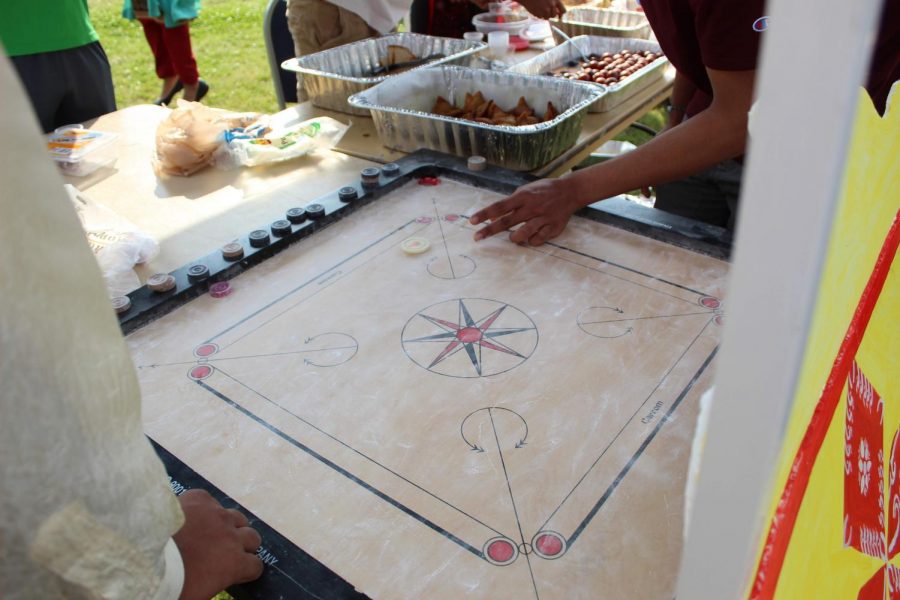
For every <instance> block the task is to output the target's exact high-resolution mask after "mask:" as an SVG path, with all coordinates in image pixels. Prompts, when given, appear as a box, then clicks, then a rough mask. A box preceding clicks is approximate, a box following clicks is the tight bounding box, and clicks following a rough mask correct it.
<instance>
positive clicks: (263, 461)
mask: <svg viewBox="0 0 900 600" xmlns="http://www.w3.org/2000/svg"><path fill="white" fill-rule="evenodd" d="M502 197H503V196H502V195H501V194H498V193H494V192H491V191H487V190H484V189H481V188H478V187H474V186H470V185H466V184H462V183H458V182H456V181H453V180H452V179H449V178H447V177H442V179H441V185H440V187H439V188H435V187H432V186H428V185H419V184H418V181H416V180H413V181H410V182H409V183H407V184H406V185H404V186H402V187H399V188H398V189H395V190H393V191H390V192H387V193H386V194H385V195H384V196H383V197H382V198H381V199H379V200H377V201H375V202H373V203H371V204H368V205H365V206H362V207H360V208H359V209H358V210H356V211H354V212H351V213H349V214H347V215H346V216H343V217H342V218H340V219H339V220H337V221H336V222H334V223H333V224H331V225H330V226H329V227H327V228H323V229H321V230H319V231H317V232H316V233H315V234H314V235H312V236H310V237H308V238H305V239H302V240H301V241H299V242H297V243H296V244H293V245H291V246H289V247H288V248H286V249H285V250H284V251H283V252H281V253H279V254H277V255H275V256H273V257H271V258H269V259H267V260H265V261H264V262H262V263H260V264H258V265H256V266H254V267H253V268H250V269H248V270H245V271H244V272H242V273H241V274H240V275H238V276H237V277H235V278H234V279H232V280H231V282H232V285H234V286H235V287H240V288H242V289H248V290H249V289H252V290H253V293H252V294H232V295H231V296H229V298H228V301H227V302H223V301H220V300H217V299H215V298H212V297H211V294H204V295H201V296H199V297H198V298H196V299H195V300H192V301H191V302H189V303H188V304H186V305H184V306H182V307H180V308H178V309H176V310H174V311H172V312H170V313H169V314H167V315H165V316H163V317H160V318H159V319H157V320H155V321H153V322H152V323H150V324H148V325H146V326H145V327H143V328H142V329H138V330H137V331H135V332H134V333H132V334H130V335H129V336H128V337H127V342H128V344H129V346H130V349H131V351H132V354H133V357H134V360H135V363H136V365H137V368H138V374H139V379H140V382H141V388H142V392H143V396H144V419H145V429H146V432H147V433H148V435H150V437H152V438H153V439H154V440H155V441H156V442H158V443H159V444H161V445H162V446H163V447H164V448H166V449H167V450H169V451H170V452H172V453H173V454H175V455H176V456H178V457H179V458H180V459H181V460H182V461H184V462H185V463H187V464H189V465H190V466H191V467H193V468H194V469H195V470H196V471H198V472H199V473H200V474H201V475H203V476H204V477H205V478H207V479H208V480H209V481H210V482H211V483H213V484H214V485H216V486H217V487H219V488H221V489H222V490H223V491H224V492H225V493H227V494H228V495H230V496H231V497H232V498H234V499H235V500H236V501H237V502H239V503H240V504H241V505H242V506H244V507H246V508H247V510H249V511H252V512H253V513H254V514H255V515H257V516H258V517H259V518H260V519H261V520H263V521H265V522H266V523H269V524H272V525H273V526H275V527H276V528H277V529H278V531H279V532H280V533H281V534H282V535H284V536H285V537H287V538H288V539H289V540H291V541H292V542H294V543H295V544H297V545H298V546H300V547H301V548H303V549H304V550H305V551H306V552H308V553H309V554H311V555H312V556H313V557H315V558H316V559H317V560H319V561H321V562H323V563H324V564H325V565H326V566H328V567H329V568H331V569H333V570H334V571H335V572H336V573H337V574H339V575H340V576H341V577H342V578H344V579H345V580H347V581H348V582H350V583H351V584H352V585H353V586H355V587H356V589H358V590H359V591H360V592H362V593H365V594H367V595H369V596H370V597H372V598H423V597H433V598H458V597H467V598H532V597H533V598H544V599H546V598H575V599H577V598H585V599H588V598H594V597H596V590H597V589H604V590H614V592H611V593H610V597H616V594H618V595H619V596H618V597H622V598H656V597H671V594H672V593H673V591H674V584H675V577H676V574H677V567H678V559H679V556H680V551H679V549H680V545H681V532H682V517H681V508H682V490H683V489H684V482H685V473H686V469H687V459H688V448H689V445H690V439H691V436H692V432H693V427H694V418H695V415H696V411H697V405H698V401H699V397H700V395H701V394H702V393H703V392H704V391H706V390H707V389H708V388H709V386H710V384H711V371H712V369H711V364H712V363H713V361H714V357H715V355H716V351H717V348H718V343H719V331H720V327H719V325H718V324H717V321H721V317H720V315H721V314H722V313H723V312H724V311H723V308H724V307H726V304H725V302H724V301H723V300H722V291H723V289H724V283H725V277H726V274H727V264H726V263H725V262H723V261H720V260H717V259H714V258H710V257H706V256H703V255H700V254H695V253H692V252H690V251H688V250H684V249H681V248H677V247H674V246H670V245H667V244H664V243H661V242H657V241H653V240H650V239H648V238H644V237H641V236H639V235H636V234H632V233H628V232H625V231H622V230H618V229H615V228H612V227H610V226H607V225H603V224H600V223H596V222H593V221H589V220H587V219H584V218H580V217H576V218H573V219H572V221H571V222H570V225H569V227H568V228H567V230H566V231H565V232H564V233H563V234H562V235H561V236H560V237H558V238H556V239H555V240H554V241H553V242H552V243H551V244H547V245H544V246H541V247H537V248H533V247H529V246H518V245H516V244H513V243H511V242H509V241H508V239H507V237H506V236H503V235H501V236H494V237H492V238H489V239H487V240H484V241H482V242H478V243H476V242H474V241H473V240H472V234H473V232H474V230H475V228H473V227H472V226H471V225H469V223H468V221H467V219H466V218H460V215H463V216H464V215H471V214H473V213H474V212H475V211H476V210H478V209H480V208H483V207H484V206H487V205H488V204H489V203H491V202H493V201H496V200H497V199H500V198H502ZM449 217H453V218H449ZM263 233H265V234H266V235H268V232H263ZM415 237H421V238H424V239H425V240H429V243H430V245H431V247H430V252H429V253H428V254H423V255H421V257H417V258H416V259H415V260H410V257H408V256H406V255H405V254H404V253H403V252H402V251H400V250H401V249H402V244H403V243H404V241H406V240H409V239H410V238H415ZM648 572H652V573H654V576H653V577H647V576H646V574H647V573H648Z"/></svg>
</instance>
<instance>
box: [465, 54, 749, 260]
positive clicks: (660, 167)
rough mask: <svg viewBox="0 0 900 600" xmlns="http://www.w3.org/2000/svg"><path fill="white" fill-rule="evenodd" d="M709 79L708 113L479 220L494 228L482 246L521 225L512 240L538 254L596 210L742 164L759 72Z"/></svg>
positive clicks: (484, 232) (521, 194) (519, 196)
mask: <svg viewBox="0 0 900 600" xmlns="http://www.w3.org/2000/svg"><path fill="white" fill-rule="evenodd" d="M707 73H708V74H709V78H710V81H711V82H712V86H713V94H714V96H713V102H712V104H711V105H710V106H709V108H707V109H706V110H704V111H703V112H701V113H699V114H697V115H696V116H694V117H692V118H691V119H689V120H688V121H686V122H684V123H682V124H681V125H680V126H678V127H675V128H673V129H670V130H668V131H666V132H665V133H663V134H661V135H658V136H657V137H656V138H654V139H653V140H651V141H650V142H647V143H646V144H644V145H642V146H641V147H639V148H638V149H636V150H633V151H632V152H629V153H627V154H625V155H623V156H620V157H618V158H615V159H613V160H610V161H607V162H604V163H600V164H599V165H596V166H593V167H590V168H588V169H583V170H581V171H578V172H576V173H573V174H570V175H566V176H563V177H560V178H559V179H544V180H540V181H536V182H534V183H530V184H528V185H525V186H522V187H521V188H519V189H518V190H516V191H515V192H514V193H513V194H512V195H511V196H509V197H508V198H506V199H505V200H501V201H500V202H496V203H494V204H492V205H491V206H488V207H487V208H485V209H483V210H480V211H478V212H476V213H475V214H474V215H472V218H471V219H470V222H471V223H472V224H473V225H478V224H480V223H484V222H486V221H489V222H490V223H489V224H488V225H487V226H485V227H482V228H481V229H479V230H478V231H477V232H476V233H475V240H476V241H477V240H481V239H484V238H486V237H488V236H491V235H494V234H496V233H499V232H501V231H505V230H507V229H509V228H511V227H515V226H516V225H519V224H522V226H521V227H520V228H518V229H517V230H515V231H514V232H513V233H512V234H511V235H510V240H512V241H513V242H516V243H528V244H531V245H533V246H539V245H540V244H543V243H544V242H546V241H547V240H549V239H552V238H554V237H556V236H558V235H559V234H560V233H562V231H563V229H565V226H566V223H568V221H569V218H570V217H571V216H572V214H573V213H574V212H575V211H577V210H579V209H581V208H583V207H585V206H587V205H588V204H591V203H592V202H596V201H598V200H602V199H604V198H609V197H610V196H615V195H616V194H621V193H623V192H627V191H628V190H633V189H637V188H640V187H642V186H647V185H654V184H658V183H664V182H666V181H672V180H674V179H678V178H681V177H686V176H687V175H691V174H692V173H696V172H698V171H701V170H703V169H705V168H708V167H710V166H712V165H714V164H716V163H718V162H721V161H723V160H726V159H729V158H734V157H736V156H740V155H741V154H742V153H743V152H744V147H745V146H746V143H747V113H748V112H749V110H750V105H751V103H752V100H753V80H754V76H755V74H756V71H716V70H713V69H707Z"/></svg>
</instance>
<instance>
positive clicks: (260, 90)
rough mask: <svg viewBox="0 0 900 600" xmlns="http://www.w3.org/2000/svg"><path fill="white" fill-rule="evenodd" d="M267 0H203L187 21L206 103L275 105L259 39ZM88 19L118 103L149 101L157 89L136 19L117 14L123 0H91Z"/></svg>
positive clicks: (249, 107)
mask: <svg viewBox="0 0 900 600" xmlns="http://www.w3.org/2000/svg"><path fill="white" fill-rule="evenodd" d="M266 4H267V2H266V0H204V1H203V4H202V9H201V11H200V17H199V18H198V19H196V20H195V21H193V22H192V23H191V43H192V45H193V48H194V55H195V56H196V57H197V65H198V67H199V70H200V76H201V77H202V78H203V79H205V80H206V81H207V83H209V86H210V92H209V95H207V97H206V98H205V99H204V103H205V104H208V105H210V106H216V107H221V108H229V109H232V110H238V111H257V112H266V113H272V112H275V111H277V110H278V104H277V102H276V101H275V89H274V88H273V86H272V82H271V77H270V75H269V65H268V61H267V59H266V46H265V42H264V40H263V29H262V26H263V15H264V14H265V9H266ZM89 5H90V9H91V20H92V21H93V23H94V27H95V28H96V29H97V33H98V34H99V35H100V43H101V44H103V47H104V49H105V50H106V54H107V55H108V56H109V61H110V64H111V65H112V73H113V83H114V84H115V87H116V102H117V104H118V106H119V108H125V107H126V106H132V105H134V104H146V103H149V102H152V101H153V100H154V99H155V98H156V97H157V96H158V95H159V91H160V85H161V84H160V82H159V80H158V79H157V78H156V73H155V72H154V69H153V55H152V54H151V53H150V47H149V46H148V45H147V41H146V40H145V39H144V32H143V30H142V29H141V25H140V23H138V22H137V21H128V20H126V19H124V18H122V16H121V12H122V1H121V0H89Z"/></svg>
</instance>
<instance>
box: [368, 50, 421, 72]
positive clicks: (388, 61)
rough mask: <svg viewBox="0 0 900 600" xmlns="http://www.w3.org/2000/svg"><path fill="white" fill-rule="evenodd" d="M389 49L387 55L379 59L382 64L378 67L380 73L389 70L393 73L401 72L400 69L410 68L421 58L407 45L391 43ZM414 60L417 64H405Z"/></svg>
mask: <svg viewBox="0 0 900 600" xmlns="http://www.w3.org/2000/svg"><path fill="white" fill-rule="evenodd" d="M387 49H388V53H387V55H385V56H384V57H382V58H381V59H380V60H379V61H378V63H379V64H380V65H381V68H380V69H376V71H377V72H379V73H381V72H388V71H390V72H391V73H399V72H400V71H403V70H405V69H409V68H411V67H414V66H417V65H418V64H419V63H418V62H417V61H418V60H419V57H418V56H416V55H415V54H413V53H412V52H411V51H410V49H409V48H407V47H406V46H399V45H396V44H391V45H390V46H388V47H387ZM413 62H415V64H412V65H405V64H404V63H413Z"/></svg>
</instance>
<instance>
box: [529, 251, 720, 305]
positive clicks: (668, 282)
mask: <svg viewBox="0 0 900 600" xmlns="http://www.w3.org/2000/svg"><path fill="white" fill-rule="evenodd" d="M546 244H547V245H548V246H553V247H554V248H559V249H560V250H565V251H566V252H571V253H572V254H577V255H578V256H583V257H585V258H590V259H591V260H596V261H598V262H602V263H606V264H608V265H612V266H614V267H617V268H619V269H622V270H623V271H629V272H631V273H636V274H637V275H642V276H643V277H646V278H647V279H650V280H652V281H659V282H661V283H665V284H666V285H671V286H672V287H677V288H679V289H682V290H684V291H686V292H690V293H692V294H697V295H698V296H712V294H707V293H706V292H698V291H697V290H695V289H691V288H689V287H687V286H684V285H681V284H680V283H675V282H673V281H669V280H667V279H663V278H662V277H657V276H656V275H650V274H648V273H644V272H643V271H638V270H637V269H634V268H632V267H626V266H625V265H620V264H619V263H615V262H613V261H611V260H607V259H605V258H599V257H597V256H592V255H590V254H588V253H586V252H581V251H580V250H573V249H572V248H568V247H566V246H563V245H561V244H554V243H553V242H546Z"/></svg>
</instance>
